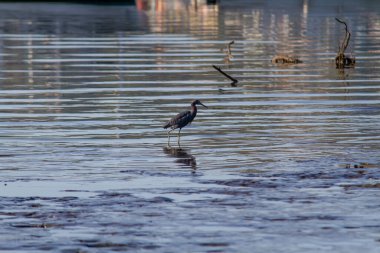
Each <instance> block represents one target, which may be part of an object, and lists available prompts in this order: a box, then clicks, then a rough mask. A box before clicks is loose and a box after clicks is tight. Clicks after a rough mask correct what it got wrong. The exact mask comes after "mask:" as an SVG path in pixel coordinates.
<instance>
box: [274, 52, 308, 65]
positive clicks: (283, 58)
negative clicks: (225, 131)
mask: <svg viewBox="0 0 380 253" xmlns="http://www.w3.org/2000/svg"><path fill="white" fill-rule="evenodd" d="M272 63H282V64H286V63H288V64H297V63H302V61H301V60H300V59H298V58H296V57H293V56H289V55H285V54H279V55H276V56H274V57H273V58H272Z"/></svg>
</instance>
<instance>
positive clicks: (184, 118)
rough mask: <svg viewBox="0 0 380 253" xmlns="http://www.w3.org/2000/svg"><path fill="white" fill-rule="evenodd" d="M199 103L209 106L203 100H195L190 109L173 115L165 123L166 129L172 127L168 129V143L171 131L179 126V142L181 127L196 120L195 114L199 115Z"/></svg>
mask: <svg viewBox="0 0 380 253" xmlns="http://www.w3.org/2000/svg"><path fill="white" fill-rule="evenodd" d="M197 105H201V106H203V107H205V108H207V106H205V105H204V104H202V103H201V101H199V100H198V99H197V100H194V101H193V102H192V103H191V110H190V111H184V112H181V113H178V114H177V115H176V116H175V117H173V118H172V119H171V120H169V121H168V123H166V124H165V125H164V128H165V129H166V128H171V130H169V131H168V143H169V141H170V132H171V131H173V130H175V129H177V128H179V131H178V144H179V139H180V136H181V129H182V128H183V127H185V126H187V125H188V124H190V123H191V122H192V121H193V120H194V118H195V116H197Z"/></svg>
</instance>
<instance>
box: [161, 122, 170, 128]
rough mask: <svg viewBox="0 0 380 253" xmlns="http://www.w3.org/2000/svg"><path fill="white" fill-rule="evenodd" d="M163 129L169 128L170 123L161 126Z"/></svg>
mask: <svg viewBox="0 0 380 253" xmlns="http://www.w3.org/2000/svg"><path fill="white" fill-rule="evenodd" d="M162 127H163V128H164V129H166V128H168V127H170V122H168V123H166V124H165V125H163V126H162Z"/></svg>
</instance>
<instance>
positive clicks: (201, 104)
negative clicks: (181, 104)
mask: <svg viewBox="0 0 380 253" xmlns="http://www.w3.org/2000/svg"><path fill="white" fill-rule="evenodd" d="M199 104H200V105H201V106H203V107H204V108H206V109H208V107H207V106H205V105H204V104H202V103H201V102H199Z"/></svg>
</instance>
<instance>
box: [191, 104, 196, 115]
mask: <svg viewBox="0 0 380 253" xmlns="http://www.w3.org/2000/svg"><path fill="white" fill-rule="evenodd" d="M191 113H192V114H197V106H196V105H191Z"/></svg>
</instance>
